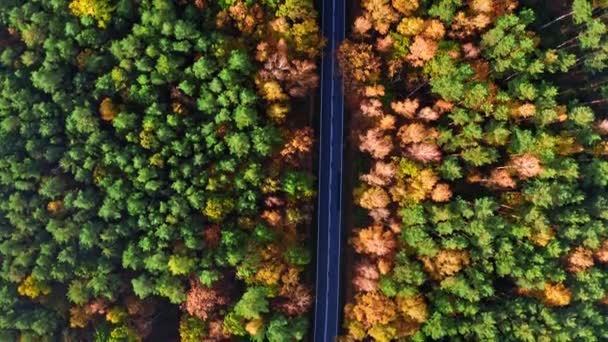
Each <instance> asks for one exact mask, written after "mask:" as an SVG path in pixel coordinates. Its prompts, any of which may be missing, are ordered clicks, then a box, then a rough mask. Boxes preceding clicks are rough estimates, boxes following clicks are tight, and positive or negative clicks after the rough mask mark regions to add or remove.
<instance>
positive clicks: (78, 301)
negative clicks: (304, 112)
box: [0, 0, 320, 341]
mask: <svg viewBox="0 0 608 342" xmlns="http://www.w3.org/2000/svg"><path fill="white" fill-rule="evenodd" d="M233 5H234V6H239V5H240V2H238V3H237V2H236V1H222V2H220V3H219V4H218V3H216V2H213V1H187V2H185V1H180V2H175V1H172V0H142V1H138V2H133V1H128V0H115V1H114V0H112V1H107V0H73V1H72V0H49V1H38V0H28V1H12V0H9V1H4V2H2V6H0V139H2V141H10V142H11V143H10V144H4V145H3V146H2V147H0V225H2V227H3V230H2V233H0V266H1V272H0V280H1V281H0V303H2V305H1V308H0V340H6V341H12V340H17V339H20V340H24V341H26V340H31V341H46V340H48V341H51V340H52V341H55V340H57V341H58V340H62V341H63V340H66V341H70V340H78V341H81V340H82V341H89V340H99V341H141V340H142V339H143V338H146V339H158V338H159V337H157V336H152V337H150V336H143V335H146V334H145V332H146V331H147V330H149V326H148V325H149V324H153V325H156V324H158V323H157V322H158V320H157V319H156V317H162V320H167V321H169V322H170V321H172V320H171V319H170V318H169V319H167V317H166V316H161V315H165V314H167V313H171V314H173V313H174V312H175V311H177V310H176V308H177V307H180V308H182V309H183V310H185V309H184V308H185V305H183V304H184V302H185V301H186V300H187V299H188V298H192V293H191V291H193V290H192V289H190V288H189V287H188V284H189V282H190V281H193V280H194V279H197V278H198V280H200V281H201V283H202V284H203V286H205V288H212V287H214V286H216V284H218V283H226V284H230V285H234V287H233V288H231V289H230V291H226V294H225V297H226V298H222V301H223V302H222V304H219V305H217V307H215V308H213V309H210V310H209V313H208V315H209V319H208V320H206V321H201V320H199V321H196V322H194V321H193V320H192V319H190V320H186V322H187V323H185V324H186V325H187V327H185V328H184V329H185V331H189V332H188V333H186V332H184V334H185V335H184V336H182V337H183V338H184V339H185V340H197V341H198V340H201V339H203V338H211V337H209V336H208V333H209V331H208V330H209V322H208V321H210V320H211V318H213V320H214V321H215V322H217V321H218V320H222V319H224V316H225V315H226V314H227V313H229V312H233V311H237V312H238V313H239V315H241V314H243V316H238V317H236V318H235V319H234V320H232V322H233V323H234V327H232V328H231V331H234V332H235V334H238V335H245V334H246V332H245V331H244V326H245V325H246V324H247V323H248V322H247V321H246V320H245V317H251V315H254V316H256V317H260V318H261V319H268V317H264V316H265V315H266V314H268V316H271V315H273V316H274V315H275V314H278V313H277V312H275V311H278V309H275V308H274V307H271V305H270V299H271V298H272V297H274V296H276V293H277V291H278V289H273V290H272V291H269V290H268V291H266V290H264V291H260V290H258V289H260V288H262V287H261V286H262V285H266V284H264V283H263V282H262V281H258V280H256V281H255V282H252V281H250V279H253V277H250V278H247V280H246V281H245V279H241V278H238V277H237V276H236V275H235V274H236V273H237V272H238V271H239V270H238V269H237V266H240V265H241V264H243V263H244V260H249V259H250V260H259V254H260V253H261V250H264V249H265V248H266V246H270V247H269V248H270V249H273V248H276V249H277V250H276V251H275V252H273V253H275V254H274V256H273V257H274V258H276V259H277V260H279V262H281V263H292V265H294V266H297V267H298V269H297V274H295V275H291V278H294V277H295V278H294V279H291V278H290V280H289V281H291V283H290V284H291V285H293V282H297V283H298V284H299V283H300V281H301V280H300V275H299V272H301V271H302V270H303V268H304V267H306V265H308V264H309V263H310V253H309V251H307V250H304V247H303V246H304V245H305V243H304V241H305V240H306V239H307V238H308V234H309V229H308V227H305V226H307V225H308V224H309V223H310V220H311V219H312V216H311V215H308V213H309V212H312V205H313V197H314V188H315V184H314V180H313V178H312V177H311V176H310V172H311V170H310V167H309V166H308V165H304V163H302V165H300V164H298V163H293V162H292V163H287V161H286V160H283V159H281V158H282V157H281V155H280V151H281V149H282V148H283V144H284V142H285V140H286V138H288V137H290V130H292V129H301V128H304V127H303V126H304V125H305V123H304V121H302V120H300V119H297V118H296V117H295V116H296V115H301V114H300V113H299V112H296V111H293V113H291V112H289V113H284V116H285V118H286V119H287V122H286V123H285V124H282V123H281V124H279V123H277V122H274V121H272V120H271V119H270V118H268V117H267V115H266V109H267V108H266V107H267V106H269V105H270V103H267V102H266V100H265V99H264V98H263V97H262V96H259V95H258V91H260V90H259V89H258V88H257V81H258V80H260V79H261V78H262V76H261V75H262V71H265V72H267V73H270V74H273V70H265V69H264V68H265V62H264V61H260V60H256V56H255V55H256V47H257V46H258V45H260V44H261V43H262V42H265V43H266V44H269V47H270V49H271V50H273V51H276V50H277V44H278V39H279V38H281V39H282V42H286V44H287V45H288V47H287V49H286V50H285V51H284V52H285V53H286V54H287V57H288V60H289V61H292V60H297V61H299V62H302V63H304V65H314V64H315V62H316V61H315V60H314V59H312V58H313V57H315V56H317V55H318V53H319V48H320V35H319V28H318V24H317V13H316V12H315V10H314V6H312V2H311V1H308V0H306V1H287V2H285V1H283V2H278V1H274V0H264V1H248V2H247V4H246V6H245V7H246V10H247V11H252V13H253V11H260V13H257V12H256V13H255V15H254V16H251V17H250V18H248V19H247V20H248V21H249V20H250V19H252V18H254V17H255V18H254V19H255V20H256V23H254V24H255V26H256V30H255V34H251V35H248V34H244V33H243V32H239V29H238V27H237V26H238V23H237V21H238V20H240V19H238V18H236V17H235V18H230V15H231V14H230V10H229V9H228V8H229V7H230V6H233ZM254 6H255V8H254ZM223 9H227V11H225V12H224V11H223ZM232 11H233V14H234V8H233V9H232ZM277 13H281V14H277ZM223 15H227V17H226V19H227V21H226V23H225V25H220V24H219V20H218V18H219V17H221V16H223ZM259 15H261V17H262V18H263V20H260V19H259V18H258V16H259ZM279 15H284V16H286V18H288V19H287V20H288V21H289V22H288V25H290V26H293V27H290V29H289V30H288V32H287V31H285V32H283V33H281V34H280V35H281V37H279V34H277V32H275V31H271V25H270V23H274V22H276V19H277V18H278V16H279ZM233 19H234V20H233ZM249 24H251V23H248V25H249ZM281 49H282V48H281ZM270 64H272V63H270ZM294 65H295V64H294ZM290 67H291V64H290ZM293 68H294V70H290V71H289V72H285V75H288V74H289V75H290V77H292V78H293V76H291V75H292V73H293V72H295V71H296V70H295V66H294V67H293ZM280 72H281V73H283V72H284V71H283V70H282V71H280ZM310 73H311V74H314V70H313V71H310ZM273 75H274V74H273ZM281 82H282V83H285V84H281V86H285V87H287V83H289V86H293V84H292V83H294V82H295V80H294V81H289V82H288V81H286V80H285V79H282V80H281ZM313 89H314V86H313V85H310V86H307V87H306V91H305V92H306V94H304V95H306V96H308V95H310V94H311V93H312V91H314V90H313ZM291 101H292V99H291V98H290V97H288V98H286V99H282V100H281V105H282V106H284V107H285V108H292V106H291V103H290V102H291ZM298 101H300V100H298ZM298 103H302V102H298ZM108 104H109V105H108ZM292 116H293V117H292ZM296 119H297V120H296ZM302 157H305V159H306V160H309V159H310V156H302ZM288 174H295V175H297V176H286V177H285V179H286V181H285V182H283V179H284V177H283V175H288ZM268 198H270V201H271V200H272V199H274V200H275V201H277V202H280V203H282V204H281V209H280V210H281V214H282V213H283V211H284V212H285V215H286V216H288V215H289V220H290V221H289V222H290V224H292V223H293V222H297V223H298V224H301V225H302V226H301V227H298V229H295V227H294V228H293V229H292V228H291V227H290V228H289V229H274V228H275V227H274V226H272V227H270V226H271V225H268V222H267V219H266V218H264V217H263V216H262V215H261V214H262V212H263V211H264V210H267V209H268V208H267V205H266V204H265V201H267V199H268ZM269 203H270V202H269ZM285 221H287V219H286V220H285ZM255 227H259V229H254V228H255ZM286 235H289V236H288V237H286ZM288 239H289V243H288V244H285V245H281V243H282V242H283V241H284V240H285V241H287V240H288ZM275 246H276V247H275ZM253 266H254V267H252V268H251V269H250V270H248V271H249V272H250V273H251V274H253V275H255V274H256V273H257V272H258V271H259V270H258V269H259V268H261V267H262V265H261V264H256V265H253ZM283 282H284V281H283V280H281V281H280V282H279V284H277V287H280V286H284V284H283ZM233 283H234V284H233ZM291 285H290V286H291ZM302 286H304V285H302ZM249 288H251V289H253V290H251V291H249ZM222 295H224V294H222ZM241 296H242V300H241V301H239V300H238V298H240V297H241ZM136 298H139V299H141V300H143V299H145V301H142V303H143V304H142V305H139V304H141V303H133V301H137V300H138V299H136ZM237 302H238V303H240V304H238V305H237ZM258 302H260V303H261V305H262V306H259V305H260V304H258ZM124 306H126V307H127V308H124ZM172 306H173V307H172ZM134 307H136V309H137V310H140V311H141V312H135V313H134V312H132V311H133V310H135V309H134ZM91 308H92V309H91ZM142 308H143V309H142ZM127 309H129V310H127ZM87 310H89V311H91V310H92V311H96V310H97V311H99V312H93V313H91V312H89V311H87ZM108 310H118V311H120V312H124V313H125V315H126V312H129V315H126V316H125V318H124V319H121V322H120V324H119V325H115V324H116V323H113V324H109V323H108V324H105V323H102V321H104V320H105V319H104V317H103V315H104V313H105V312H106V311H108ZM137 310H135V311H137ZM85 313H86V315H85ZM84 316H86V317H84ZM299 317H300V315H296V317H294V318H291V317H290V318H289V320H292V319H298V318H299ZM225 320H226V321H227V322H229V321H230V318H226V319H225ZM163 324H164V323H163ZM268 324H269V322H263V325H264V326H268ZM290 324H291V323H290ZM171 328H172V327H168V329H171ZM173 328H174V327H173ZM160 330H162V329H160ZM158 331H159V329H157V327H155V329H154V332H155V333H158ZM5 337H6V338H5ZM160 338H161V339H162V338H164V337H160ZM300 339H302V337H300Z"/></svg>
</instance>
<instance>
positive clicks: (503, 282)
mask: <svg viewBox="0 0 608 342" xmlns="http://www.w3.org/2000/svg"><path fill="white" fill-rule="evenodd" d="M360 5H361V8H360V11H358V12H357V16H356V18H355V19H354V22H353V25H352V29H351V34H350V37H349V38H348V39H347V40H346V41H345V42H344V43H343V44H342V45H341V47H340V50H339V53H338V58H339V61H340V63H341V67H342V73H343V75H344V77H345V82H346V87H347V96H348V102H349V103H350V104H351V107H352V108H351V112H352V113H353V133H352V135H353V141H354V143H355V144H356V146H357V147H358V150H359V152H360V154H359V155H358V156H360V160H358V161H357V162H355V165H356V167H357V170H356V172H357V179H358V180H357V182H356V186H355V189H354V192H353V197H354V201H355V203H356V205H357V206H358V207H359V213H358V214H357V215H356V218H355V222H354V225H355V227H354V229H353V231H352V233H351V236H350V240H349V241H350V244H351V246H352V248H353V250H354V252H355V253H356V255H357V257H356V258H357V262H356V264H355V265H354V266H353V277H352V279H351V284H352V289H353V292H354V294H353V295H352V296H351V297H350V298H348V303H347V305H346V307H345V312H344V314H345V319H344V328H345V331H344V336H343V338H342V339H343V340H344V341H360V340H369V339H371V340H375V341H393V340H399V341H405V340H412V341H426V340H443V341H574V340H581V341H582V340H585V341H602V340H606V339H607V338H608V328H607V327H608V306H607V304H608V268H607V266H606V264H607V263H608V258H607V257H606V256H607V255H608V254H607V253H608V216H607V215H606V210H607V209H608V207H607V204H608V191H607V189H608V160H607V158H606V157H607V155H608V139H607V137H608V117H607V116H608V112H607V111H606V104H608V102H607V101H608V84H607V81H608V76H607V75H608V73H607V71H608V34H607V26H606V25H607V23H608V21H607V19H606V10H607V9H608V3H607V2H606V1H601V0H599V1H590V0H574V1H527V2H526V1H521V3H519V2H518V1H516V0H499V1H490V0H467V1H464V0H436V1H431V0H427V1H425V0H362V1H361V2H360ZM539 18H542V19H541V20H539Z"/></svg>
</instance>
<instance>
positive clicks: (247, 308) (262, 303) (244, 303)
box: [234, 287, 269, 319]
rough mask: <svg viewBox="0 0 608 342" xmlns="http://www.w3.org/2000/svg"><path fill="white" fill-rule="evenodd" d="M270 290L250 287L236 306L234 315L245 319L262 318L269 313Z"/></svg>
mask: <svg viewBox="0 0 608 342" xmlns="http://www.w3.org/2000/svg"><path fill="white" fill-rule="evenodd" d="M267 295H268V289H267V288H264V287H250V288H248V289H247V291H245V293H244V294H243V297H241V299H240V300H239V301H238V302H237V303H236V305H235V306H234V313H235V314H237V315H238V316H239V317H243V318H245V319H256V318H260V317H261V316H262V314H264V313H267V312H268V311H269V306H268V300H267V299H266V296H267Z"/></svg>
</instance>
